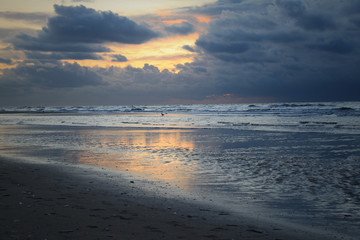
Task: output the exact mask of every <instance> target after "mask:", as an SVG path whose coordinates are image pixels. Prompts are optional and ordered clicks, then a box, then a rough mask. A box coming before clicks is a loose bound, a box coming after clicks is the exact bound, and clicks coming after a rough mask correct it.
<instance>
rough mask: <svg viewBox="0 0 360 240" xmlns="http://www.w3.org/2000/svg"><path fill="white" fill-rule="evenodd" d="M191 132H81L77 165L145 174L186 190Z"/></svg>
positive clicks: (189, 178)
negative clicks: (80, 145)
mask: <svg viewBox="0 0 360 240" xmlns="http://www.w3.org/2000/svg"><path fill="white" fill-rule="evenodd" d="M192 131H193V130H173V129H162V130H160V129H159V130H115V131H114V130H81V133H80V134H81V136H82V144H83V146H82V147H81V148H82V149H87V150H84V151H81V152H79V153H78V156H76V157H75V156H73V154H74V152H73V153H71V154H72V156H71V157H70V156H69V157H70V158H72V159H77V162H79V163H84V164H90V165H98V166H104V167H109V168H118V169H122V170H126V171H132V172H136V173H140V174H145V175H146V176H147V177H149V178H152V179H154V180H164V181H166V182H169V183H176V184H177V185H179V186H181V187H183V188H187V185H188V184H189V183H191V182H192V181H194V179H193V178H194V177H195V176H194V175H193V174H192V172H193V171H194V170H195V168H196V164H195V163H194V162H193V161H189V158H191V156H192V155H193V151H194V140H193V134H187V133H191V132H192Z"/></svg>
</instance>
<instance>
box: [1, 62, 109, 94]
mask: <svg viewBox="0 0 360 240" xmlns="http://www.w3.org/2000/svg"><path fill="white" fill-rule="evenodd" d="M0 82H1V84H2V85H3V86H7V87H9V86H11V87H13V88H24V89H31V88H40V89H57V88H60V89H61V88H80V87H85V86H98V85H101V84H104V82H103V81H102V79H101V78H100V77H99V75H98V74H97V73H95V72H94V71H92V70H91V69H90V68H87V67H82V66H80V65H79V64H77V63H74V64H70V63H55V64H50V65H49V64H35V65H32V64H31V65H27V64H20V65H18V66H16V68H10V69H5V70H3V74H2V75H1V76H0ZM4 88H6V87H4Z"/></svg>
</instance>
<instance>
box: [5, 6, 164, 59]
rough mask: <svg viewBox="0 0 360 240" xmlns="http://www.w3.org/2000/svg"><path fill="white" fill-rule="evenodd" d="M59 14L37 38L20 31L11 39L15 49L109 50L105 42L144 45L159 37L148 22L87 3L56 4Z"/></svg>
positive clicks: (51, 19)
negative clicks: (90, 5) (87, 4)
mask: <svg viewBox="0 0 360 240" xmlns="http://www.w3.org/2000/svg"><path fill="white" fill-rule="evenodd" d="M54 8H55V12H56V16H54V17H51V18H49V20H48V23H47V26H46V27H44V28H43V29H42V30H41V31H39V32H38V35H37V36H36V37H34V36H30V35H27V34H20V35H18V36H17V37H16V38H15V39H13V40H12V44H13V46H14V47H15V48H16V49H23V50H28V51H47V52H109V51H110V49H108V48H106V47H104V46H102V45H101V44H103V43H106V42H118V43H127V44H141V43H144V42H146V41H149V40H151V39H152V38H155V37H157V36H158V34H157V33H155V32H154V31H152V30H151V29H150V28H148V27H147V26H145V25H139V24H137V23H135V22H134V21H132V20H130V19H128V18H126V17H122V16H119V15H118V14H115V13H112V12H110V11H108V12H102V11H96V10H94V9H90V8H86V7H85V6H75V7H73V6H70V7H66V6H60V5H54Z"/></svg>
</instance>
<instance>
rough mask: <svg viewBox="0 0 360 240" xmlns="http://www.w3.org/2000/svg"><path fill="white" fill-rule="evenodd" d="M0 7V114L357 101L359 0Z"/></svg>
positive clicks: (61, 0) (96, 1)
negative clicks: (19, 109)
mask: <svg viewBox="0 0 360 240" xmlns="http://www.w3.org/2000/svg"><path fill="white" fill-rule="evenodd" d="M0 6H1V8H0V106H16V105H19V106H25V105H26V106H29V105H36V106H48V105H129V104H131V105H137V104H191V103H256V102H307V101H359V100H360V94H359V93H360V67H359V66H360V52H359V51H360V41H359V39H360V1H358V0H257V1H254V0H152V1H148V0H131V1H130V0H122V1H119V0H101V1H100V0H31V1H28V0H0Z"/></svg>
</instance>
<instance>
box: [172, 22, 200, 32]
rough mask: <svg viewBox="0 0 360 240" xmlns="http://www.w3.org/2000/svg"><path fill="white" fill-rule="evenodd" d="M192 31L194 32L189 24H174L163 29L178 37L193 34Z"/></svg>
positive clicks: (192, 26)
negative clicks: (178, 35)
mask: <svg viewBox="0 0 360 240" xmlns="http://www.w3.org/2000/svg"><path fill="white" fill-rule="evenodd" d="M194 30H195V28H194V25H193V24H191V23H189V22H181V23H176V24H173V25H170V26H167V27H165V31H167V32H170V33H173V34H180V35H187V34H190V33H193V32H194Z"/></svg>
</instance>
